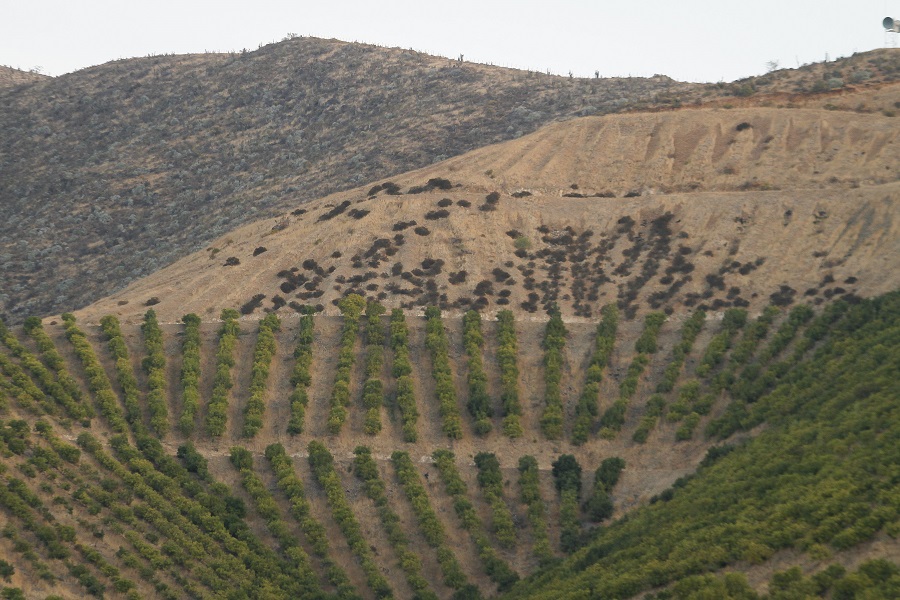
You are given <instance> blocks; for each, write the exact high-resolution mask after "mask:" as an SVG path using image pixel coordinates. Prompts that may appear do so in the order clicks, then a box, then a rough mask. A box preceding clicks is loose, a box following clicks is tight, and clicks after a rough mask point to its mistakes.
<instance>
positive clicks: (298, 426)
mask: <svg viewBox="0 0 900 600" xmlns="http://www.w3.org/2000/svg"><path fill="white" fill-rule="evenodd" d="M314 312H315V311H313V310H312V309H311V307H303V309H302V310H301V313H300V323H299V326H298V332H297V347H296V348H294V368H293V369H292V370H291V385H292V386H293V388H294V389H293V390H292V391H291V397H290V406H291V416H290V419H289V420H288V426H287V430H288V433H290V434H291V435H299V434H301V433H303V427H304V425H305V421H306V407H307V406H309V393H308V391H307V389H308V388H309V386H310V385H311V384H312V370H311V369H312V358H313V354H312V348H313V346H312V345H313V335H314V323H315V321H314V320H313V314H314Z"/></svg>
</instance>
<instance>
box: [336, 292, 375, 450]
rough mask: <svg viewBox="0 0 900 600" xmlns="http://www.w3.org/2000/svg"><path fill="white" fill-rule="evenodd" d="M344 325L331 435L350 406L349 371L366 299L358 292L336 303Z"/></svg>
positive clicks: (339, 353) (339, 425)
mask: <svg viewBox="0 0 900 600" xmlns="http://www.w3.org/2000/svg"><path fill="white" fill-rule="evenodd" d="M338 308H340V310H341V315H343V318H344V325H343V327H342V328H341V341H340V346H339V348H338V364H337V372H336V373H335V375H334V386H333V387H332V388H331V400H330V406H331V409H330V411H329V413H328V431H329V432H330V433H331V434H332V435H336V434H338V433H340V431H341V429H342V428H343V426H344V422H346V420H347V416H348V414H349V412H348V409H347V407H348V406H350V372H351V370H352V369H353V363H354V361H355V358H356V355H355V353H354V352H353V347H354V346H355V345H356V335H357V331H358V330H359V321H360V318H361V317H362V314H363V311H364V310H365V308H366V301H365V300H364V299H363V298H362V296H359V295H358V294H350V295H348V296H344V297H343V298H341V301H340V302H339V303H338Z"/></svg>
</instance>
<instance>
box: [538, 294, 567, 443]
mask: <svg viewBox="0 0 900 600" xmlns="http://www.w3.org/2000/svg"><path fill="white" fill-rule="evenodd" d="M567 335H568V331H567V330H566V325H565V323H563V320H562V313H561V312H560V310H559V307H557V306H554V307H552V308H551V310H550V320H549V321H547V327H546V328H545V330H544V341H543V346H544V402H545V404H546V407H545V408H544V413H543V414H542V415H541V432H542V433H543V434H544V437H546V438H547V439H548V440H559V439H562V437H563V433H564V432H563V424H564V423H565V415H564V413H563V404H562V393H561V391H560V381H561V380H562V369H563V352H562V351H563V348H564V347H565V345H566V336H567Z"/></svg>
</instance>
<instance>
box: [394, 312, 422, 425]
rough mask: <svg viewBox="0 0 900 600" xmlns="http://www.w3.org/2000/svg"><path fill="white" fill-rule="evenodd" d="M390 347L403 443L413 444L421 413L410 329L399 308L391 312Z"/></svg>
mask: <svg viewBox="0 0 900 600" xmlns="http://www.w3.org/2000/svg"><path fill="white" fill-rule="evenodd" d="M390 345H391V350H392V351H393V353H394V361H393V367H392V374H393V376H394V378H396V380H397V397H396V401H395V404H396V408H397V410H398V411H399V412H400V424H401V429H402V432H403V441H405V442H410V443H411V442H415V441H416V440H417V439H418V433H417V432H416V422H417V421H418V420H419V411H418V409H417V408H416V394H415V388H414V387H413V380H412V362H411V361H410V359H409V327H408V326H407V324H406V315H404V314H403V310H402V309H399V308H395V309H394V310H392V311H391V333H390Z"/></svg>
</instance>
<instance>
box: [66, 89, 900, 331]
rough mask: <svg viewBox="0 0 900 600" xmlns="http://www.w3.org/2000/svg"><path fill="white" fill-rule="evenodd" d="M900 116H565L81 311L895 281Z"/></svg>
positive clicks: (166, 312)
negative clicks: (898, 124) (898, 122)
mask: <svg viewBox="0 0 900 600" xmlns="http://www.w3.org/2000/svg"><path fill="white" fill-rule="evenodd" d="M898 94H900V87H895V88H894V97H900V95H898ZM893 124H894V121H893V119H892V118H891V117H887V116H884V115H874V114H857V113H850V112H834V111H829V110H822V109H819V110H814V109H777V108H746V109H732V110H728V109H696V110H681V111H675V112H663V113H648V114H632V115H618V116H606V117H587V118H583V119H577V120H572V121H568V122H565V123H560V124H554V125H551V126H548V127H545V128H543V129H541V130H540V131H537V132H535V133H534V134H531V135H529V136H525V137H523V138H521V139H519V140H515V141H510V142H506V143H503V144H499V145H495V146H490V147H487V148H483V149H480V150H476V151H474V152H471V153H469V154H466V155H464V156H461V157H458V158H455V159H451V160H448V161H446V162H443V163H440V164H438V165H434V166H432V167H428V168H426V169H422V170H420V171H416V172H413V173H410V174H406V175H403V176H400V177H397V178H394V179H393V180H392V181H390V182H382V183H380V184H378V185H376V186H374V187H370V186H366V187H363V188H358V189H356V190H351V191H348V192H342V193H339V194H336V195H333V196H330V197H327V198H325V199H323V200H320V201H318V202H312V203H308V204H304V205H302V206H301V207H298V208H297V209H295V210H294V211H292V212H290V213H288V214H286V215H283V216H281V217H278V218H275V219H270V220H265V221H260V222H257V223H254V224H252V225H248V226H245V227H243V228H240V229H238V230H235V231H233V232H230V233H228V234H227V235H225V236H223V237H221V238H219V239H218V240H215V241H213V242H212V243H211V244H210V245H209V246H208V247H207V248H205V249H203V250H201V251H199V252H196V253H194V254H192V255H190V256H188V257H186V258H184V259H181V260H180V261H178V262H176V263H175V264H173V265H172V266H170V267H167V268H165V269H162V270H161V271H159V272H157V273H155V274H153V275H151V276H149V277H147V278H145V279H143V280H141V281H140V282H137V283H135V284H132V285H131V286H129V287H128V288H126V289H124V290H122V291H121V292H119V293H116V294H114V295H113V296H111V297H109V298H107V299H105V300H102V301H100V302H98V303H96V304H94V305H92V306H90V307H88V308H86V309H84V310H82V311H79V312H78V314H79V315H80V316H82V317H84V318H86V319H87V320H89V321H92V322H96V321H97V320H98V319H99V318H100V316H102V315H105V314H108V313H113V314H117V315H120V316H121V317H123V318H124V319H126V320H135V319H138V318H140V317H141V316H142V314H143V311H144V310H146V306H148V305H154V308H155V310H157V311H158V312H159V313H160V315H161V316H162V318H163V319H165V320H167V321H175V320H177V319H178V318H179V317H180V316H181V315H182V314H184V313H186V312H197V313H198V314H201V315H206V316H207V317H213V316H216V315H218V313H219V311H221V309H223V308H229V307H235V308H237V307H240V308H241V310H242V312H243V313H244V314H253V313H256V314H261V313H262V312H263V311H268V310H273V309H283V310H285V311H291V307H290V305H291V303H295V304H296V303H301V304H305V303H310V304H321V305H323V306H324V307H325V308H328V309H330V310H332V311H334V310H336V309H334V306H333V304H335V303H336V302H337V299H338V298H340V297H341V296H343V295H346V294H348V293H351V292H356V293H359V294H361V295H363V296H367V297H369V298H371V299H378V300H380V301H382V302H384V303H386V304H387V305H389V306H402V307H404V308H413V307H417V306H425V305H429V304H435V305H439V306H442V307H443V308H446V309H456V310H466V309H468V308H471V307H475V308H480V309H484V308H487V309H488V310H490V311H494V310H496V309H498V308H513V309H515V310H516V311H522V312H527V313H537V314H542V313H543V311H544V310H545V309H546V308H547V307H548V306H549V305H550V304H551V303H553V302H556V303H558V304H559V306H560V308H561V309H562V310H563V313H564V314H565V315H567V316H568V317H585V318H592V317H593V318H595V317H596V314H597V313H596V311H597V308H598V306H599V305H602V304H604V303H608V302H616V303H618V304H619V305H620V307H623V308H624V309H625V311H626V314H627V315H628V316H629V317H632V318H633V317H634V316H635V315H637V314H639V313H642V312H644V311H646V310H665V311H666V312H669V313H672V312H675V313H681V312H684V311H686V310H691V309H693V308H698V307H699V308H704V309H707V310H710V309H711V310H721V309H724V308H727V307H731V306H734V307H748V306H749V307H751V308H752V310H761V309H762V307H763V306H765V305H766V304H768V303H770V302H775V303H776V304H780V305H783V306H786V305H790V304H792V303H794V302H799V301H815V302H821V301H822V300H824V299H827V298H831V297H833V296H835V295H837V296H843V295H847V294H851V295H853V294H855V295H861V296H871V295H875V294H879V293H884V292H886V291H890V290H893V289H895V288H896V287H898V285H900V278H898V277H900V264H898V260H900V234H898V221H897V216H898V215H897V210H898V203H897V196H898V190H900V183H898V182H897V172H896V165H897V164H898V163H900V143H898V130H897V129H896V128H895V127H893Z"/></svg>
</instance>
